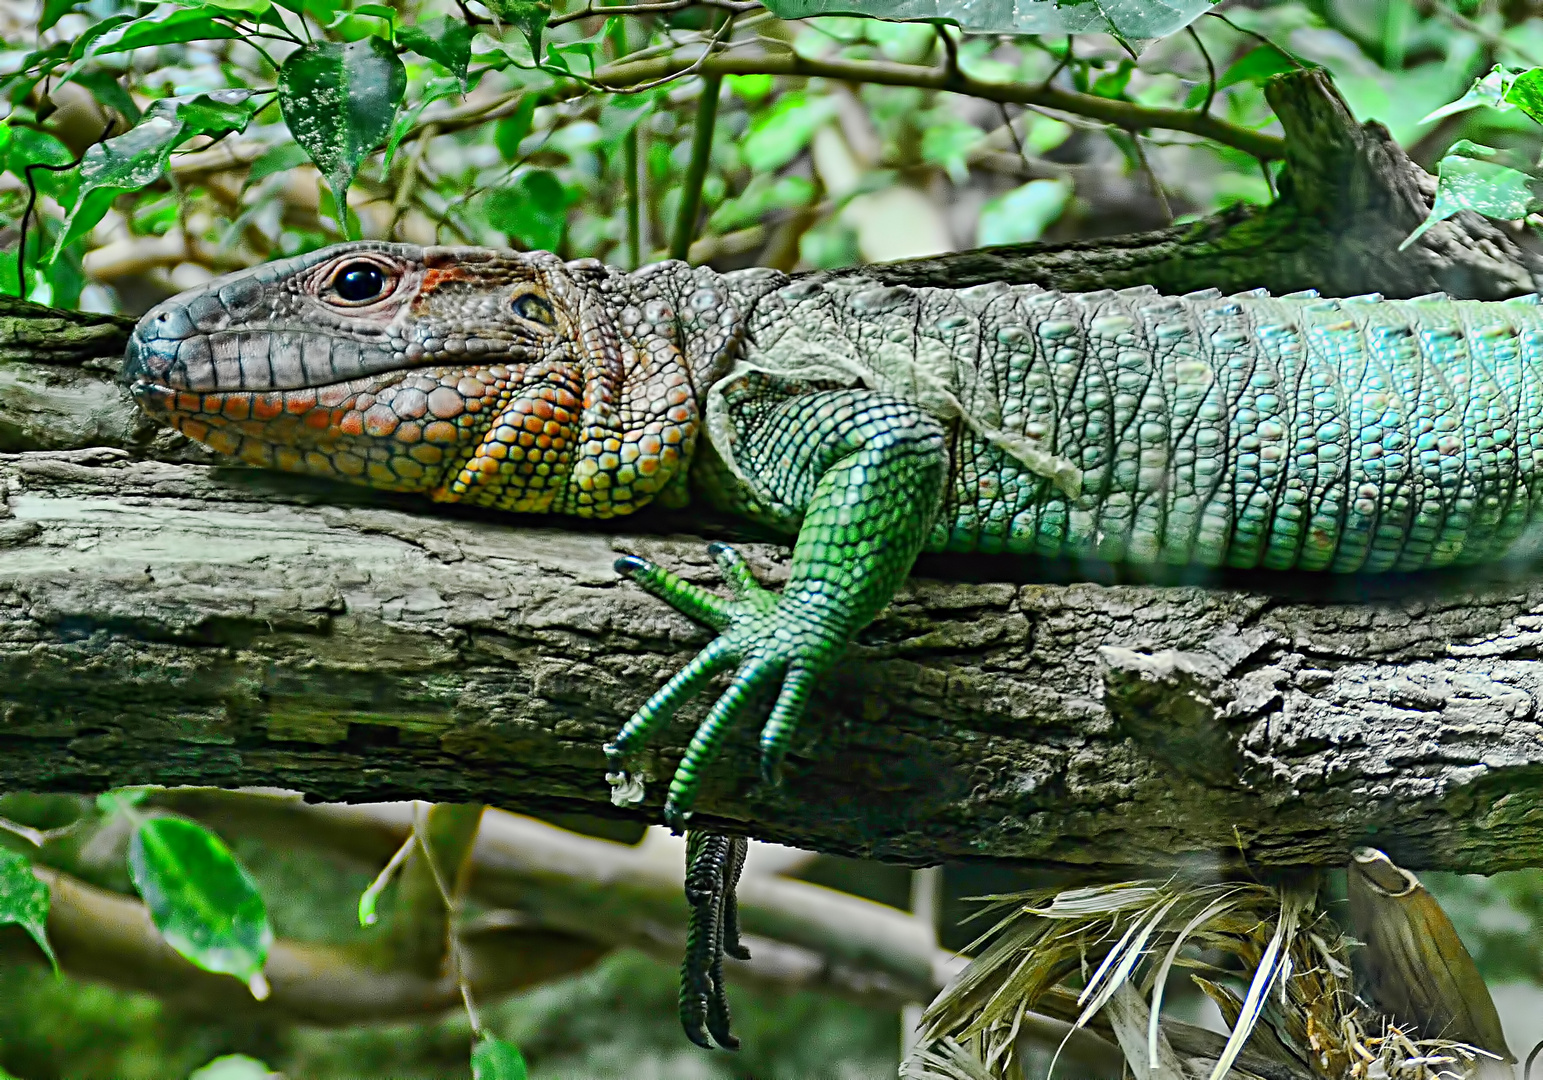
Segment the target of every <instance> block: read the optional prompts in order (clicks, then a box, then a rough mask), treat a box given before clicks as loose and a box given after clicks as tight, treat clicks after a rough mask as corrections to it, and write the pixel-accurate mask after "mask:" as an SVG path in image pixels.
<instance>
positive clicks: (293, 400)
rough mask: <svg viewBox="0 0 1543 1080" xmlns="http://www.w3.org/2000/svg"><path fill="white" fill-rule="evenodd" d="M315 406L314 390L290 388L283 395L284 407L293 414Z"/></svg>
mask: <svg viewBox="0 0 1543 1080" xmlns="http://www.w3.org/2000/svg"><path fill="white" fill-rule="evenodd" d="M315 407H316V391H315V390H290V391H288V392H286V393H285V395H284V408H285V410H286V411H287V412H292V413H295V414H299V413H303V412H310V411H311V410H312V409H314V408H315Z"/></svg>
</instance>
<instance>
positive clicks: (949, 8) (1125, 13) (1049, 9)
mask: <svg viewBox="0 0 1543 1080" xmlns="http://www.w3.org/2000/svg"><path fill="white" fill-rule="evenodd" d="M766 6H767V7H768V8H770V9H771V11H772V13H773V14H775V15H776V16H777V17H778V18H780V19H808V18H812V17H814V16H816V15H866V16H869V17H870V18H875V19H893V20H895V21H899V22H909V21H915V20H922V19H925V20H928V21H935V22H949V23H954V24H955V25H957V26H960V27H962V28H963V29H965V30H970V31H974V32H978V33H988V34H1084V33H1110V34H1114V35H1115V36H1116V37H1118V38H1121V39H1123V40H1125V41H1129V42H1137V41H1144V40H1148V39H1151V38H1159V37H1164V36H1166V35H1168V34H1172V33H1174V32H1175V31H1177V30H1182V29H1184V27H1186V26H1188V25H1189V24H1190V23H1192V22H1194V21H1195V20H1196V19H1198V18H1199V17H1200V16H1201V15H1204V14H1205V13H1206V12H1207V11H1209V10H1210V9H1211V8H1213V7H1215V4H1214V3H1211V2H1210V0H770V2H769V3H768V4H767V5H766Z"/></svg>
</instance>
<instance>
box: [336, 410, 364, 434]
mask: <svg viewBox="0 0 1543 1080" xmlns="http://www.w3.org/2000/svg"><path fill="white" fill-rule="evenodd" d="M338 430H339V431H341V432H342V433H343V434H344V435H363V434H364V416H363V415H362V414H361V413H357V412H348V413H344V414H343V419H341V420H339V421H338Z"/></svg>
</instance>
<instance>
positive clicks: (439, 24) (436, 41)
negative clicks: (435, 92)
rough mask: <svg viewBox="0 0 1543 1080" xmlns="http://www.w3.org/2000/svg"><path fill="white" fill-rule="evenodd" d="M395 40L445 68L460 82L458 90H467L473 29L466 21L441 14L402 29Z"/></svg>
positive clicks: (403, 46)
mask: <svg viewBox="0 0 1543 1080" xmlns="http://www.w3.org/2000/svg"><path fill="white" fill-rule="evenodd" d="M396 39H397V41H398V42H399V43H400V44H401V46H402V48H404V49H411V50H412V51H413V52H415V53H417V54H418V55H419V56H424V57H427V58H428V59H430V60H432V61H434V62H435V63H436V64H439V65H441V66H442V67H444V68H445V69H446V70H447V71H449V72H450V73H451V74H453V75H454V76H455V77H456V78H457V79H460V80H461V89H462V90H463V91H464V90H465V89H466V68H467V66H468V65H470V64H471V39H472V30H471V27H470V26H468V25H467V24H466V20H464V19H452V18H450V17H449V16H447V15H442V16H440V17H439V18H437V19H428V20H426V21H425V22H421V23H419V24H418V25H417V26H404V27H402V28H401V29H400V30H398V31H397V35H396Z"/></svg>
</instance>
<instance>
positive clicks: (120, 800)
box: [96, 785, 160, 817]
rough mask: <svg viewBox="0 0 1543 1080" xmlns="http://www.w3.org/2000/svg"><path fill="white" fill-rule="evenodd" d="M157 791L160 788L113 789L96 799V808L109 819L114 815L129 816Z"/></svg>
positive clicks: (141, 786)
mask: <svg viewBox="0 0 1543 1080" xmlns="http://www.w3.org/2000/svg"><path fill="white" fill-rule="evenodd" d="M159 790H160V788H157V787H152V786H149V785H140V786H137V787H121V788H113V789H112V790H111V791H104V792H102V793H101V794H100V795H98V796H97V797H96V808H97V810H99V811H100V812H101V813H103V814H106V815H107V816H109V817H111V816H113V815H115V814H129V813H132V812H133V811H134V810H135V809H137V808H138V807H139V806H140V805H141V804H143V803H144V801H145V800H146V799H148V798H149V797H150V796H151V795H154V794H155V793H156V792H157V791H159Z"/></svg>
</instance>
